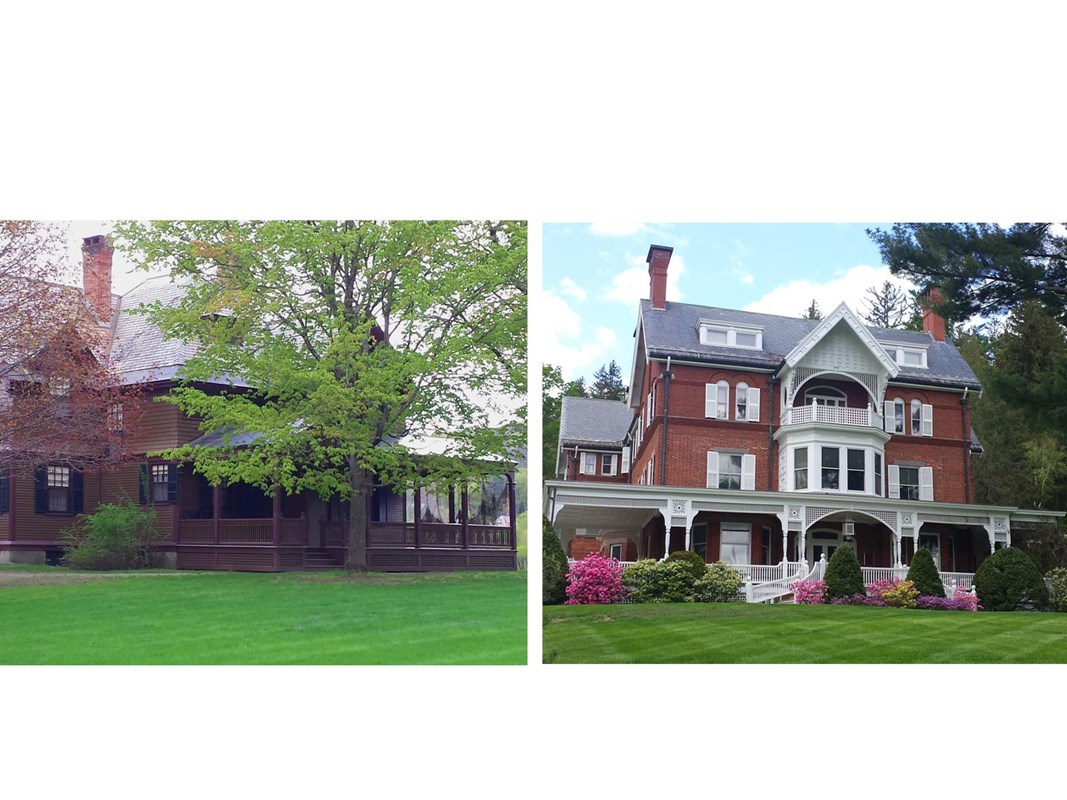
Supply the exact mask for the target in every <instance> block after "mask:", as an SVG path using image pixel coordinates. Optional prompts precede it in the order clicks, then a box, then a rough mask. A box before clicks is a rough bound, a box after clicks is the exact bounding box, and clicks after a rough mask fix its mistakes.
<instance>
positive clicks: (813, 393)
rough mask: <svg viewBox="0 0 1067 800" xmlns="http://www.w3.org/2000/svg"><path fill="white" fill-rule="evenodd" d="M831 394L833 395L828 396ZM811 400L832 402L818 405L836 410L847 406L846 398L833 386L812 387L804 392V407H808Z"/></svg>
mask: <svg viewBox="0 0 1067 800" xmlns="http://www.w3.org/2000/svg"><path fill="white" fill-rule="evenodd" d="M830 392H833V394H830ZM812 400H816V401H818V400H832V401H833V403H820V404H819V405H833V406H836V407H837V408H846V407H847V406H848V396H847V395H846V394H845V393H844V392H843V391H841V390H840V389H836V388H834V387H833V386H812V387H811V388H810V389H808V390H806V391H805V392H804V405H806V406H810V405H811V401H812Z"/></svg>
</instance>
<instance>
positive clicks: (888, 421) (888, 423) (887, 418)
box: [882, 401, 897, 497]
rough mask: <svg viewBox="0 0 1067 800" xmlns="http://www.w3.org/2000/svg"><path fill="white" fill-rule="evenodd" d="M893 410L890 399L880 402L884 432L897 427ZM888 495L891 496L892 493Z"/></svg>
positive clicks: (889, 431)
mask: <svg viewBox="0 0 1067 800" xmlns="http://www.w3.org/2000/svg"><path fill="white" fill-rule="evenodd" d="M893 411H894V410H893V403H892V402H891V401H886V402H884V403H882V430H884V431H885V432H886V433H893V432H894V431H896V429H897V427H896V426H897V423H896V414H894V413H893ZM890 496H891V497H892V495H890Z"/></svg>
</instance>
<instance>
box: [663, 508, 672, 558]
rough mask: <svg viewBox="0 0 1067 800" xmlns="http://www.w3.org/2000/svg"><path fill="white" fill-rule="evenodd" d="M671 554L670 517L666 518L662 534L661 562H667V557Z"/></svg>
mask: <svg viewBox="0 0 1067 800" xmlns="http://www.w3.org/2000/svg"><path fill="white" fill-rule="evenodd" d="M670 554H671V523H670V517H668V518H667V524H666V526H665V529H664V533H663V560H664V561H666V560H667V556H669V555H670Z"/></svg>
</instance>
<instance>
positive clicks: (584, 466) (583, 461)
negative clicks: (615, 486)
mask: <svg viewBox="0 0 1067 800" xmlns="http://www.w3.org/2000/svg"><path fill="white" fill-rule="evenodd" d="M578 455H579V458H578V474H579V475H596V468H597V461H598V460H599V459H598V458H597V454H596V453H593V452H589V451H584V450H583V451H581V452H580V453H579V454H578ZM590 458H591V459H592V463H591V464H590V463H589V461H588V459H590Z"/></svg>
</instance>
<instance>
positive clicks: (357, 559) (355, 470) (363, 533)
mask: <svg viewBox="0 0 1067 800" xmlns="http://www.w3.org/2000/svg"><path fill="white" fill-rule="evenodd" d="M368 478H369V476H368V475H367V470H365V469H363V468H362V467H360V466H359V465H358V464H356V459H355V457H354V456H350V457H349V459H348V485H349V487H350V489H351V494H350V495H349V498H348V562H347V563H346V564H345V566H346V567H347V568H348V569H350V570H352V571H354V572H366V571H367V490H368V488H369V480H368Z"/></svg>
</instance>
